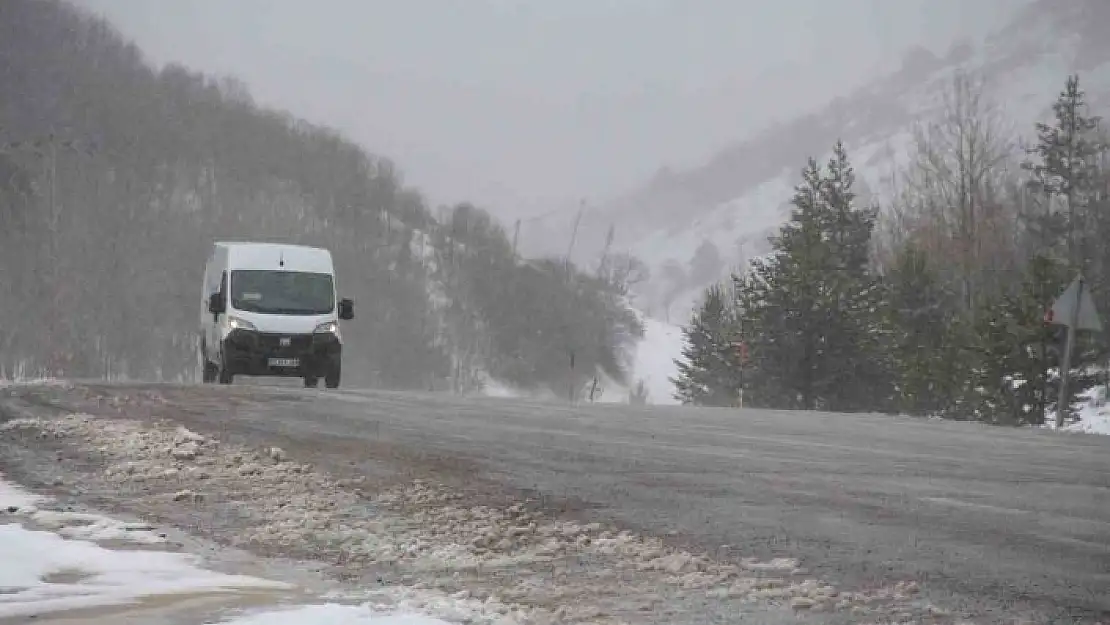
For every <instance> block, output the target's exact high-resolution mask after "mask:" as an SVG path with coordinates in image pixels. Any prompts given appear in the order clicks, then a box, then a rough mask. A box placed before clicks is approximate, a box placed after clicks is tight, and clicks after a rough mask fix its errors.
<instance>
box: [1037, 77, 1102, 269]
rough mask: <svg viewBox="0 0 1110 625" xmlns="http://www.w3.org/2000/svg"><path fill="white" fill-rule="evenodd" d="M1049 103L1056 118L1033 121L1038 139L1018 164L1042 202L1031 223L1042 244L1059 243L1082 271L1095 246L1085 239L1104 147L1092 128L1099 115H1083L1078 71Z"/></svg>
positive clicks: (1071, 260)
mask: <svg viewBox="0 0 1110 625" xmlns="http://www.w3.org/2000/svg"><path fill="white" fill-rule="evenodd" d="M1052 108H1053V110H1054V111H1055V116H1056V119H1055V123H1054V124H1045V123H1038V124H1037V143H1036V144H1035V145H1034V146H1032V147H1031V148H1030V149H1029V154H1030V155H1031V156H1032V157H1033V158H1032V160H1029V161H1027V162H1025V163H1023V167H1024V168H1025V169H1026V170H1028V171H1029V172H1031V174H1032V180H1031V181H1030V187H1031V188H1032V189H1033V190H1035V191H1037V192H1039V193H1041V194H1043V197H1044V201H1045V206H1044V210H1043V211H1042V212H1041V213H1040V214H1039V215H1037V216H1035V217H1033V218H1032V219H1031V221H1032V222H1033V223H1032V224H1031V227H1032V228H1034V229H1036V230H1037V231H1038V232H1040V233H1042V238H1043V241H1044V243H1045V244H1046V245H1047V246H1052V247H1057V246H1061V245H1062V246H1063V248H1064V250H1063V251H1064V258H1066V259H1067V261H1068V263H1069V264H1070V265H1071V266H1072V267H1073V268H1074V269H1077V270H1082V269H1085V268H1086V265H1087V263H1088V261H1089V260H1090V258H1091V252H1092V250H1094V249H1096V246H1097V241H1094V242H1092V241H1090V240H1089V239H1090V237H1089V236H1088V232H1089V228H1088V227H1087V226H1088V225H1089V223H1090V221H1091V220H1090V219H1089V215H1088V212H1087V210H1086V209H1087V207H1088V206H1089V204H1090V201H1091V199H1092V196H1093V195H1094V191H1095V189H1096V187H1097V183H1098V178H1099V177H1098V165H1099V158H1098V157H1099V155H1101V154H1102V153H1104V152H1105V151H1106V149H1107V148H1106V145H1105V143H1104V142H1103V141H1101V140H1100V139H1099V138H1098V136H1097V133H1096V131H1097V129H1098V124H1099V119H1100V118H1098V117H1092V116H1089V115H1088V114H1087V103H1086V97H1085V94H1084V93H1083V91H1082V90H1081V89H1080V88H1079V77H1078V76H1068V79H1067V83H1066V84H1065V86H1064V90H1063V91H1062V92H1061V93H1060V96H1059V97H1058V98H1057V100H1056V103H1055V104H1053V106H1052ZM1057 208H1059V209H1060V210H1059V211H1057ZM1039 253H1047V251H1046V250H1040V251H1039Z"/></svg>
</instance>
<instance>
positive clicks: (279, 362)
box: [270, 358, 301, 369]
mask: <svg viewBox="0 0 1110 625" xmlns="http://www.w3.org/2000/svg"><path fill="white" fill-rule="evenodd" d="M300 364H301V362H300V360H298V359H296V358H271V359H270V366H271V367H274V368H275V369H293V368H296V367H298V366H300Z"/></svg>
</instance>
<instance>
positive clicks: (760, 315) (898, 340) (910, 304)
mask: <svg viewBox="0 0 1110 625" xmlns="http://www.w3.org/2000/svg"><path fill="white" fill-rule="evenodd" d="M984 93H985V92H984V89H983V81H981V80H977V79H975V78H973V77H971V76H970V75H968V74H966V73H961V74H958V75H957V76H956V78H955V79H954V80H953V82H952V84H951V86H950V87H949V88H948V89H947V90H946V92H945V94H944V97H945V102H944V107H943V113H942V114H941V115H940V116H939V117H938V118H937V119H936V120H934V121H932V122H929V123H925V124H920V125H918V126H917V127H916V128H915V131H914V140H913V142H912V148H911V149H910V151H909V153H908V154H907V157H908V158H907V159H906V161H905V164H904V165H898V166H897V167H894V168H893V169H892V172H891V175H890V176H889V180H888V181H887V182H888V184H889V190H890V191H891V193H890V197H889V199H887V200H886V201H885V205H882V206H880V205H878V204H877V203H871V204H866V205H865V204H863V203H861V202H859V201H857V198H856V194H855V190H854V185H855V182H856V179H855V173H854V169H853V166H852V164H851V162H850V160H849V155H848V152H847V149H846V148H845V146H844V145H843V144H841V143H839V142H838V143H837V144H836V145H835V146H834V149H833V152H832V157H831V158H830V159H829V160H828V162H827V163H825V164H821V163H818V162H817V161H816V160H815V159H812V158H811V159H809V160H808V162H807V164H806V166H805V168H804V169H803V170H802V173H801V182H800V183H799V184H798V185H797V187H796V189H795V193H794V197H793V199H792V202H791V205H792V211H791V215H790V219H789V221H788V222H787V223H785V224H784V225H783V226H782V227H781V228H780V229H779V231H778V233H777V234H776V235H775V236H773V237H771V239H770V244H771V252H770V253H768V254H766V255H763V256H761V257H758V258H755V259H753V260H751V261H750V262H749V263H748V264H747V266H746V267H744V268H742V269H741V270H738V271H736V272H734V273H733V275H732V278H731V280H730V281H728V283H726V284H718V285H714V286H712V287H711V288H709V289H708V290H707V292H706V293H705V296H704V298H703V301H702V303H701V306H700V308H699V309H698V310H697V311H696V312H695V313H694V314H693V316H692V319H691V322H690V324H689V325H688V326H687V327H686V328H685V337H686V347H685V349H684V351H683V354H682V357H681V358H679V359H677V360H676V364H677V366H678V368H679V371H678V375H677V376H676V377H675V378H674V379H673V382H674V384H675V397H676V398H677V399H679V400H680V401H682V402H683V403H686V404H694V405H707V406H735V405H737V404H738V403H739V402H740V401H741V397H742V401H743V405H745V406H751V407H765V408H781V409H802V410H828V411H875V412H886V413H900V414H910V415H919V416H939V417H944V418H949V419H959V420H976V421H984V422H989V423H997V424H1013V425H1020V424H1041V423H1044V421H1045V417H1046V415H1048V414H1050V413H1052V412H1053V411H1055V410H1056V409H1057V407H1058V406H1060V407H1062V409H1063V410H1064V411H1066V412H1067V413H1071V412H1072V408H1073V405H1074V403H1075V400H1076V395H1078V394H1080V393H1082V392H1084V391H1087V390H1089V389H1090V388H1091V387H1092V386H1093V385H1095V384H1096V383H1097V382H1098V380H1099V378H1100V376H1102V375H1103V374H1102V373H1100V371H1102V370H1103V367H1102V365H1103V364H1105V363H1106V361H1107V358H1108V356H1110V341H1108V340H1107V337H1106V335H1105V334H1101V333H1090V332H1081V333H1079V334H1078V336H1077V343H1076V349H1075V355H1074V358H1073V360H1072V368H1071V374H1072V379H1073V380H1074V381H1073V382H1072V383H1071V384H1070V387H1069V391H1070V392H1069V393H1068V395H1069V397H1068V398H1067V399H1066V401H1063V402H1061V401H1059V400H1060V398H1059V397H1058V396H1057V395H1058V394H1059V393H1058V390H1059V377H1060V367H1061V364H1062V363H1061V359H1062V352H1063V347H1064V345H1063V343H1064V329H1063V327H1062V326H1059V325H1053V324H1050V323H1047V322H1046V319H1045V313H1046V311H1047V310H1048V308H1049V307H1050V306H1051V305H1052V303H1053V301H1054V300H1055V299H1056V297H1058V296H1059V295H1060V294H1061V293H1062V292H1063V291H1064V289H1065V288H1066V287H1067V286H1068V284H1069V283H1070V282H1071V281H1072V280H1073V279H1074V278H1075V277H1076V276H1079V275H1082V276H1083V277H1084V279H1085V283H1086V285H1087V287H1088V288H1089V289H1090V291H1091V293H1092V295H1093V297H1094V300H1095V304H1096V307H1097V308H1098V309H1099V311H1100V312H1101V313H1103V314H1105V313H1106V312H1107V311H1110V245H1107V244H1106V241H1110V162H1108V161H1107V154H1108V153H1110V141H1108V140H1107V139H1108V135H1107V134H1106V132H1105V130H1106V129H1105V128H1104V127H1103V126H1101V125H1100V118H1099V117H1098V116H1095V115H1093V114H1092V113H1091V112H1090V110H1089V107H1088V105H1087V102H1086V99H1085V96H1084V92H1083V90H1082V89H1081V87H1080V82H1079V77H1078V76H1070V77H1068V78H1067V80H1066V82H1065V85H1064V89H1063V90H1062V92H1061V93H1060V94H1059V97H1058V98H1057V100H1056V101H1055V103H1054V105H1053V116H1052V121H1050V122H1048V123H1037V124H1036V125H1035V126H1034V129H1035V140H1034V141H1032V142H1028V143H1024V144H1023V143H1022V142H1020V141H1019V140H1018V139H1017V138H1016V137H1014V136H1011V135H1010V134H1009V133H1007V132H1006V131H1005V125H1004V123H1003V118H1002V116H1001V115H1000V114H999V111H998V109H997V108H996V107H995V106H994V105H993V104H992V103H991V102H990V100H989V98H987V97H986V96H985V95H984Z"/></svg>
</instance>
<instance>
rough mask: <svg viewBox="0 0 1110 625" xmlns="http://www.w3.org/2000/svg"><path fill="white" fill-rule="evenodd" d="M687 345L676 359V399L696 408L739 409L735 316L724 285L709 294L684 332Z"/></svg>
mask: <svg viewBox="0 0 1110 625" xmlns="http://www.w3.org/2000/svg"><path fill="white" fill-rule="evenodd" d="M683 334H684V335H685V337H686V346H685V347H684V348H683V350H682V359H676V360H675V361H674V362H675V365H677V367H678V377H676V378H671V382H672V383H673V384H674V385H675V394H674V397H675V399H677V400H679V401H681V402H682V403H683V404H693V405H696V406H735V405H736V399H737V393H738V391H739V388H740V381H739V378H738V374H739V362H738V360H737V356H736V353H735V351H736V350H735V349H734V348H733V346H732V342H733V337H734V336H735V323H734V315H733V311H732V307H731V303H730V301H729V298H728V297H727V296H726V294H725V290H724V289H723V288H721V286H720V285H713V286H711V287H709V288H708V289H707V290H706V292H705V300H704V301H703V302H702V305H701V308H700V309H699V310H698V311H697V313H695V314H694V315H693V318H692V319H691V321H690V325H689V326H688V327H687V328H685V329H684V330H683Z"/></svg>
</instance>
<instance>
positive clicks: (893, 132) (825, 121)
mask: <svg viewBox="0 0 1110 625" xmlns="http://www.w3.org/2000/svg"><path fill="white" fill-rule="evenodd" d="M1108 29H1110V3H1106V2H1104V1H1102V0H1082V1H1075V2H1072V1H1071V0H1037V1H1035V2H1030V3H1029V4H1028V5H1027V6H1026V7H1025V8H1024V9H1023V10H1021V11H1020V12H1018V13H1017V14H1015V15H1014V16H1013V17H1012V18H1011V19H1010V21H1009V23H1008V24H1007V25H1006V26H1005V27H1003V28H1001V29H1000V30H998V31H997V32H994V33H991V34H989V35H988V36H985V37H983V38H982V39H981V40H978V41H967V42H963V43H961V44H957V45H955V46H953V47H952V48H951V49H949V50H947V51H945V52H944V53H942V54H940V55H935V54H933V53H931V52H930V51H928V50H925V49H921V48H917V49H911V50H908V51H906V53H905V55H904V56H903V59H902V64H901V68H900V69H899V70H898V71H897V72H895V73H892V74H890V75H886V76H881V77H877V78H876V79H875V80H874V81H873V82H872V83H871V84H869V85H867V86H865V87H863V88H861V89H859V90H857V91H855V92H852V93H843V94H841V95H840V97H837V98H835V99H834V100H833V101H832V102H830V103H829V104H828V105H827V106H824V107H823V108H821V109H820V110H816V111H814V112H813V113H812V114H810V115H806V116H803V117H799V118H797V119H794V120H793V121H790V122H788V123H784V124H780V125H778V126H775V127H770V128H767V129H765V130H763V131H762V132H760V133H758V134H756V135H754V136H752V137H750V138H748V139H745V140H743V141H741V142H738V143H736V144H735V145H733V146H732V147H730V148H728V149H726V150H723V151H722V152H720V153H718V154H716V155H715V156H713V157H712V158H711V159H710V160H709V161H708V162H707V163H706V164H705V165H704V166H702V167H699V168H696V169H691V170H686V171H671V170H668V169H664V170H661V171H660V172H659V173H658V174H657V175H656V176H655V177H654V178H653V179H652V180H650V181H649V182H647V183H646V184H645V185H644V186H643V187H642V188H640V189H638V190H636V191H634V192H632V193H629V194H627V195H626V196H624V197H621V198H618V199H616V200H614V201H612V202H609V203H607V204H604V205H601V206H594V205H586V206H585V207H584V208H585V210H584V211H583V214H582V216H581V218H580V221H579V224H578V229H577V235H576V237H575V238H574V255H573V258H574V259H576V260H578V261H580V262H585V261H586V260H587V259H590V258H594V257H596V255H597V254H598V253H599V250H601V249H602V248H603V246H604V245H605V240H606V235H607V233H608V231H609V228H610V227H611V228H613V230H614V243H613V244H612V246H611V247H612V248H614V249H617V250H622V251H629V252H631V253H632V254H633V255H634V256H636V257H638V258H640V259H642V260H643V261H644V262H645V263H646V264H647V266H648V269H649V271H650V277H651V280H650V281H649V282H648V283H645V284H643V285H641V288H640V289H638V291H639V292H638V296H637V299H636V301H637V304H638V305H640V306H641V307H643V308H644V309H645V310H647V311H648V312H649V313H651V314H653V315H654V316H656V317H659V318H663V317H665V316H667V313H668V312H669V317H670V319H671V320H672V321H684V320H685V319H686V318H687V316H688V311H689V307H690V306H691V305H692V304H693V303H694V300H695V299H696V298H697V297H699V296H700V295H701V293H702V289H703V288H704V286H705V285H707V284H709V283H710V282H712V281H714V280H717V279H721V278H724V277H726V276H727V275H728V272H729V270H730V269H731V268H732V267H734V266H736V265H737V264H739V263H741V262H742V261H743V260H744V259H746V258H750V257H751V256H753V255H755V254H759V253H762V252H765V251H767V249H768V248H767V243H766V237H767V236H769V235H771V234H773V233H774V232H775V230H776V229H777V227H778V226H779V225H780V224H781V223H782V222H783V220H784V219H785V218H786V217H787V215H788V212H789V206H788V204H789V201H790V198H791V196H792V193H793V186H794V185H795V184H797V182H798V177H799V171H800V165H801V164H803V163H804V162H805V159H806V158H807V157H809V156H815V157H817V158H818V160H824V159H826V158H827V157H828V155H829V147H830V146H831V145H832V144H833V142H834V141H835V140H837V139H838V138H840V139H843V141H844V143H845V145H846V146H847V147H848V149H849V151H850V152H851V154H852V155H853V157H854V159H853V160H854V162H855V164H856V168H857V173H858V175H859V177H860V178H861V180H860V181H859V182H858V183H857V187H858V189H857V190H858V191H859V193H860V194H861V196H862V197H863V198H865V199H866V198H872V197H873V196H874V197H883V196H884V194H886V193H887V192H888V191H889V189H888V187H889V184H888V182H889V178H890V177H891V175H892V174H893V173H894V172H895V170H896V169H897V167H898V166H899V165H900V164H901V163H904V162H905V160H906V157H907V151H908V150H909V149H910V147H911V146H910V144H911V143H912V136H913V129H914V127H915V125H916V124H919V123H924V122H929V121H932V120H935V119H936V117H937V116H938V115H939V114H940V111H941V109H942V107H943V103H942V99H943V93H944V91H945V88H946V87H947V86H949V85H950V84H951V82H952V79H953V76H954V75H955V73H956V72H957V71H958V70H962V71H966V72H968V73H970V74H971V75H973V76H974V77H976V78H981V79H983V80H984V81H985V84H984V96H985V97H987V98H989V99H990V100H991V101H992V102H995V103H997V104H998V105H999V109H1000V111H999V113H1000V115H1001V116H1003V117H1004V118H1005V119H1006V120H1007V122H1008V123H1011V124H1012V125H1013V127H1014V128H1015V130H1017V131H1018V132H1019V133H1020V134H1021V136H1022V137H1023V138H1025V139H1030V138H1031V135H1032V127H1031V126H1030V125H1029V124H1028V120H1030V119H1044V118H1046V117H1047V116H1049V115H1050V113H1051V110H1050V103H1051V101H1052V98H1053V97H1054V96H1055V95H1056V94H1057V93H1058V91H1059V90H1060V87H1061V84H1062V82H1061V81H1062V77H1063V76H1065V75H1066V74H1067V73H1069V71H1071V72H1079V73H1081V75H1082V78H1083V85H1084V90H1085V91H1086V93H1087V96H1088V100H1089V101H1090V103H1091V104H1092V106H1093V107H1094V108H1095V109H1096V110H1101V109H1104V108H1105V107H1106V106H1107V105H1108V104H1110V44H1107V42H1106V40H1105V37H1104V36H1103V33H1105V32H1106V31H1107V30H1108ZM753 97H754V96H753ZM759 97H763V96H759ZM766 97H773V94H767V95H766ZM737 114H738V115H742V114H743V113H742V111H738V112H737ZM578 208H579V207H573V208H570V209H567V210H564V211H562V212H558V213H555V214H552V215H548V216H545V217H543V218H542V219H531V220H528V219H526V220H524V221H523V222H522V225H521V235H520V240H521V246H522V249H524V250H525V251H526V252H532V253H564V252H565V251H566V249H568V246H569V242H570V241H571V239H572V236H571V232H572V229H573V226H574V223H575V220H576V219H577V218H578V215H577V212H578V210H577V209H578Z"/></svg>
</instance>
